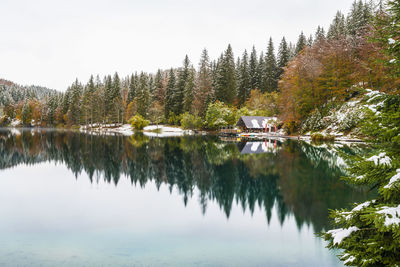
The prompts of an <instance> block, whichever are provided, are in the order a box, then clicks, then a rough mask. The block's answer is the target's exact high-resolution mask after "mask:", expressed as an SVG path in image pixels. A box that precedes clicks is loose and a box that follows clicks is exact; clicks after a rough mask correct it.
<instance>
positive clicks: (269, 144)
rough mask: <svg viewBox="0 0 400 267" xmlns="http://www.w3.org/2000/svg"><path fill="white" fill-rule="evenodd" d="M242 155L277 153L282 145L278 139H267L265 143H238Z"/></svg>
mask: <svg viewBox="0 0 400 267" xmlns="http://www.w3.org/2000/svg"><path fill="white" fill-rule="evenodd" d="M238 148H239V150H240V154H262V153H274V154H275V153H277V152H278V151H279V149H280V148H281V143H280V142H279V141H278V140H276V139H265V141H248V142H241V143H238Z"/></svg>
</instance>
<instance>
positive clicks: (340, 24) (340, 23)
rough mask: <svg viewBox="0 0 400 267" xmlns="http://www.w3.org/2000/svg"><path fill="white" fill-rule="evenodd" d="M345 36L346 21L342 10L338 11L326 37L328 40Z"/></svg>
mask: <svg viewBox="0 0 400 267" xmlns="http://www.w3.org/2000/svg"><path fill="white" fill-rule="evenodd" d="M344 36H346V21H345V18H344V15H343V14H342V12H340V11H338V12H337V13H336V15H335V18H334V19H333V21H332V23H331V25H330V26H329V30H328V33H327V35H326V37H327V39H328V40H333V39H335V40H338V39H340V38H342V37H344Z"/></svg>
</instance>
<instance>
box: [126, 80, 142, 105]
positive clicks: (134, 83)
mask: <svg viewBox="0 0 400 267" xmlns="http://www.w3.org/2000/svg"><path fill="white" fill-rule="evenodd" d="M138 86H139V76H138V75H137V73H135V74H132V75H131V78H130V79H129V90H128V98H127V103H128V104H129V103H131V102H132V101H133V99H134V98H135V97H136V90H137V88H138Z"/></svg>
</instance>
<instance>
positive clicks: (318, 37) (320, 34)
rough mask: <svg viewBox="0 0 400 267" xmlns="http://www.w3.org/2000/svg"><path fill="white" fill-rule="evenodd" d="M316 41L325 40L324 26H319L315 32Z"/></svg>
mask: <svg viewBox="0 0 400 267" xmlns="http://www.w3.org/2000/svg"><path fill="white" fill-rule="evenodd" d="M314 39H315V42H317V43H319V42H321V41H323V40H325V30H324V28H323V27H321V26H318V28H317V31H316V32H315V37H314Z"/></svg>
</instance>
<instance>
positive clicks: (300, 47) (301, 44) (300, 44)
mask: <svg viewBox="0 0 400 267" xmlns="http://www.w3.org/2000/svg"><path fill="white" fill-rule="evenodd" d="M306 45H307V39H306V36H305V35H304V33H303V32H301V33H300V35H299V39H298V40H297V43H296V50H295V54H296V55H297V54H298V53H300V51H301V50H303V48H304V47H305V46H306Z"/></svg>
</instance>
